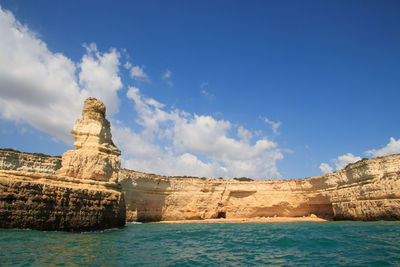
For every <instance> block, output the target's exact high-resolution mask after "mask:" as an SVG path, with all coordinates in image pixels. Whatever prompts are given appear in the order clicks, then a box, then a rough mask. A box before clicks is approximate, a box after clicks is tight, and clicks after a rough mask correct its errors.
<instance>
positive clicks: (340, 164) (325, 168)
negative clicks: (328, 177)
mask: <svg viewBox="0 0 400 267" xmlns="http://www.w3.org/2000/svg"><path fill="white" fill-rule="evenodd" d="M359 160H361V158H360V157H358V156H354V155H353V154H351V153H347V154H344V155H341V156H339V157H337V158H335V159H332V160H331V162H332V163H333V164H334V165H335V168H336V170H337V171H340V170H341V169H343V168H344V167H346V166H347V165H348V164H350V163H354V162H356V161H359ZM319 168H320V170H321V171H322V173H328V172H332V170H333V168H332V167H331V166H330V165H329V164H327V163H322V164H321V165H320V166H319Z"/></svg>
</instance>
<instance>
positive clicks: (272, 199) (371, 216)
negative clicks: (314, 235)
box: [119, 154, 400, 221]
mask: <svg viewBox="0 0 400 267" xmlns="http://www.w3.org/2000/svg"><path fill="white" fill-rule="evenodd" d="M119 181H120V183H121V185H122V190H123V193H124V195H125V201H126V207H127V219H128V220H139V221H157V220H184V219H209V218H254V217H273V216H283V217H288V216H295V217H297V216H309V215H310V214H315V215H317V216H318V217H322V218H327V219H334V220H342V219H347V220H400V190H399V188H400V154H397V155H391V156H386V157H381V158H375V159H365V160H361V161H359V162H356V163H354V164H351V165H349V166H347V167H346V168H344V169H343V170H341V171H339V172H335V173H330V174H325V175H321V176H318V177H314V178H307V179H299V180H283V181H237V180H230V179H229V180H228V179H205V178H204V179H200V178H194V177H193V178H183V177H163V176H157V175H151V174H145V173H141V172H135V171H129V170H121V171H120V174H119Z"/></svg>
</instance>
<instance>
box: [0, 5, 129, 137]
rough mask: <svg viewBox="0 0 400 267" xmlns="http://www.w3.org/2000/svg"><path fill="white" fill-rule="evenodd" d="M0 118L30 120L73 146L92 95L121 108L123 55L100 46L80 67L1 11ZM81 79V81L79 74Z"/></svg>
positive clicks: (90, 51)
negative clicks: (76, 127) (74, 133)
mask: <svg viewBox="0 0 400 267" xmlns="http://www.w3.org/2000/svg"><path fill="white" fill-rule="evenodd" d="M0 36H1V38H0V118H2V119H6V120H12V121H24V122H26V123H28V124H30V125H31V126H33V127H35V128H36V129H38V130H41V131H43V132H47V133H49V134H51V135H53V136H55V137H57V138H58V139H61V140H63V141H64V142H66V143H68V144H71V143H72V136H71V135H70V134H69V131H70V129H71V128H72V126H73V123H74V121H75V119H76V118H77V117H78V116H79V114H80V110H81V106H82V103H83V101H84V99H85V98H86V97H88V96H95V97H98V98H100V99H102V100H103V101H104V102H105V103H106V105H107V107H109V110H110V111H111V112H116V111H117V110H118V97H117V94H116V91H118V90H119V89H120V88H121V87H122V84H121V81H120V79H119V77H118V65H119V60H118V58H119V54H118V53H117V52H116V51H115V50H110V52H109V53H100V52H99V51H97V48H96V46H95V45H94V44H91V45H88V46H86V49H87V54H86V55H84V56H83V58H82V61H81V62H78V63H75V62H73V61H72V60H71V59H69V58H67V57H65V56H64V55H62V54H60V53H53V52H51V51H50V50H49V49H48V48H47V46H46V44H45V43H44V42H43V41H41V40H40V39H39V38H38V37H37V35H36V34H35V33H34V32H32V31H31V30H30V29H29V28H28V27H27V26H25V25H22V24H21V23H20V22H19V21H17V20H16V19H15V17H14V16H13V14H11V13H10V12H9V11H5V10H3V9H1V8H0ZM76 73H78V76H79V78H78V77H77V74H76Z"/></svg>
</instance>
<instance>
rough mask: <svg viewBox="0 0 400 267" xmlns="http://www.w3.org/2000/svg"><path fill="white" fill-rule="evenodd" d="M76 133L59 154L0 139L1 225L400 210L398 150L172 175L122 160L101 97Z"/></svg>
mask: <svg viewBox="0 0 400 267" xmlns="http://www.w3.org/2000/svg"><path fill="white" fill-rule="evenodd" d="M71 133H72V134H73V136H74V138H75V140H76V141H75V143H74V146H75V148H76V149H75V150H70V151H67V152H66V153H64V155H63V156H62V158H60V157H51V156H47V155H43V154H37V153H23V152H19V151H16V150H13V149H0V228H31V229H39V230H63V231H89V230H102V229H106V228H113V227H121V226H123V225H124V224H125V221H128V222H130V221H140V222H160V221H161V222H168V223H178V222H179V223H240V222H245V223H248V222H292V221H327V220H363V221H374V220H400V190H399V188H400V154H394V155H390V156H385V157H379V158H373V159H363V160H360V161H358V162H356V163H353V164H350V165H348V166H347V167H345V168H344V169H342V170H341V171H338V172H334V173H329V174H324V175H321V176H317V177H313V178H306V179H298V180H281V181H249V180H248V179H247V180H245V179H241V180H240V179H211V178H196V177H166V176H159V175H154V174H146V173H142V172H137V171H132V170H126V169H121V168H120V159H119V155H120V151H119V149H118V148H117V147H116V146H115V145H114V143H113V141H112V138H111V129H110V123H109V122H108V120H107V119H106V118H105V106H104V104H103V103H102V102H100V101H98V100H97V99H94V98H89V99H87V100H86V101H85V105H84V108H83V111H82V118H81V119H78V120H77V121H76V124H75V126H74V128H73V130H72V131H71ZM312 214H314V215H315V216H316V217H317V218H313V217H310V216H311V215H312Z"/></svg>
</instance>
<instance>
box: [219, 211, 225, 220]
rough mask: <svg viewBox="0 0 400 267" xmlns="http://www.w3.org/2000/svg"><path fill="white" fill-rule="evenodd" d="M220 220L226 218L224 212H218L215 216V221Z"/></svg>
mask: <svg viewBox="0 0 400 267" xmlns="http://www.w3.org/2000/svg"><path fill="white" fill-rule="evenodd" d="M221 218H224V219H225V218H226V212H225V211H220V212H218V214H217V219H221Z"/></svg>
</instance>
